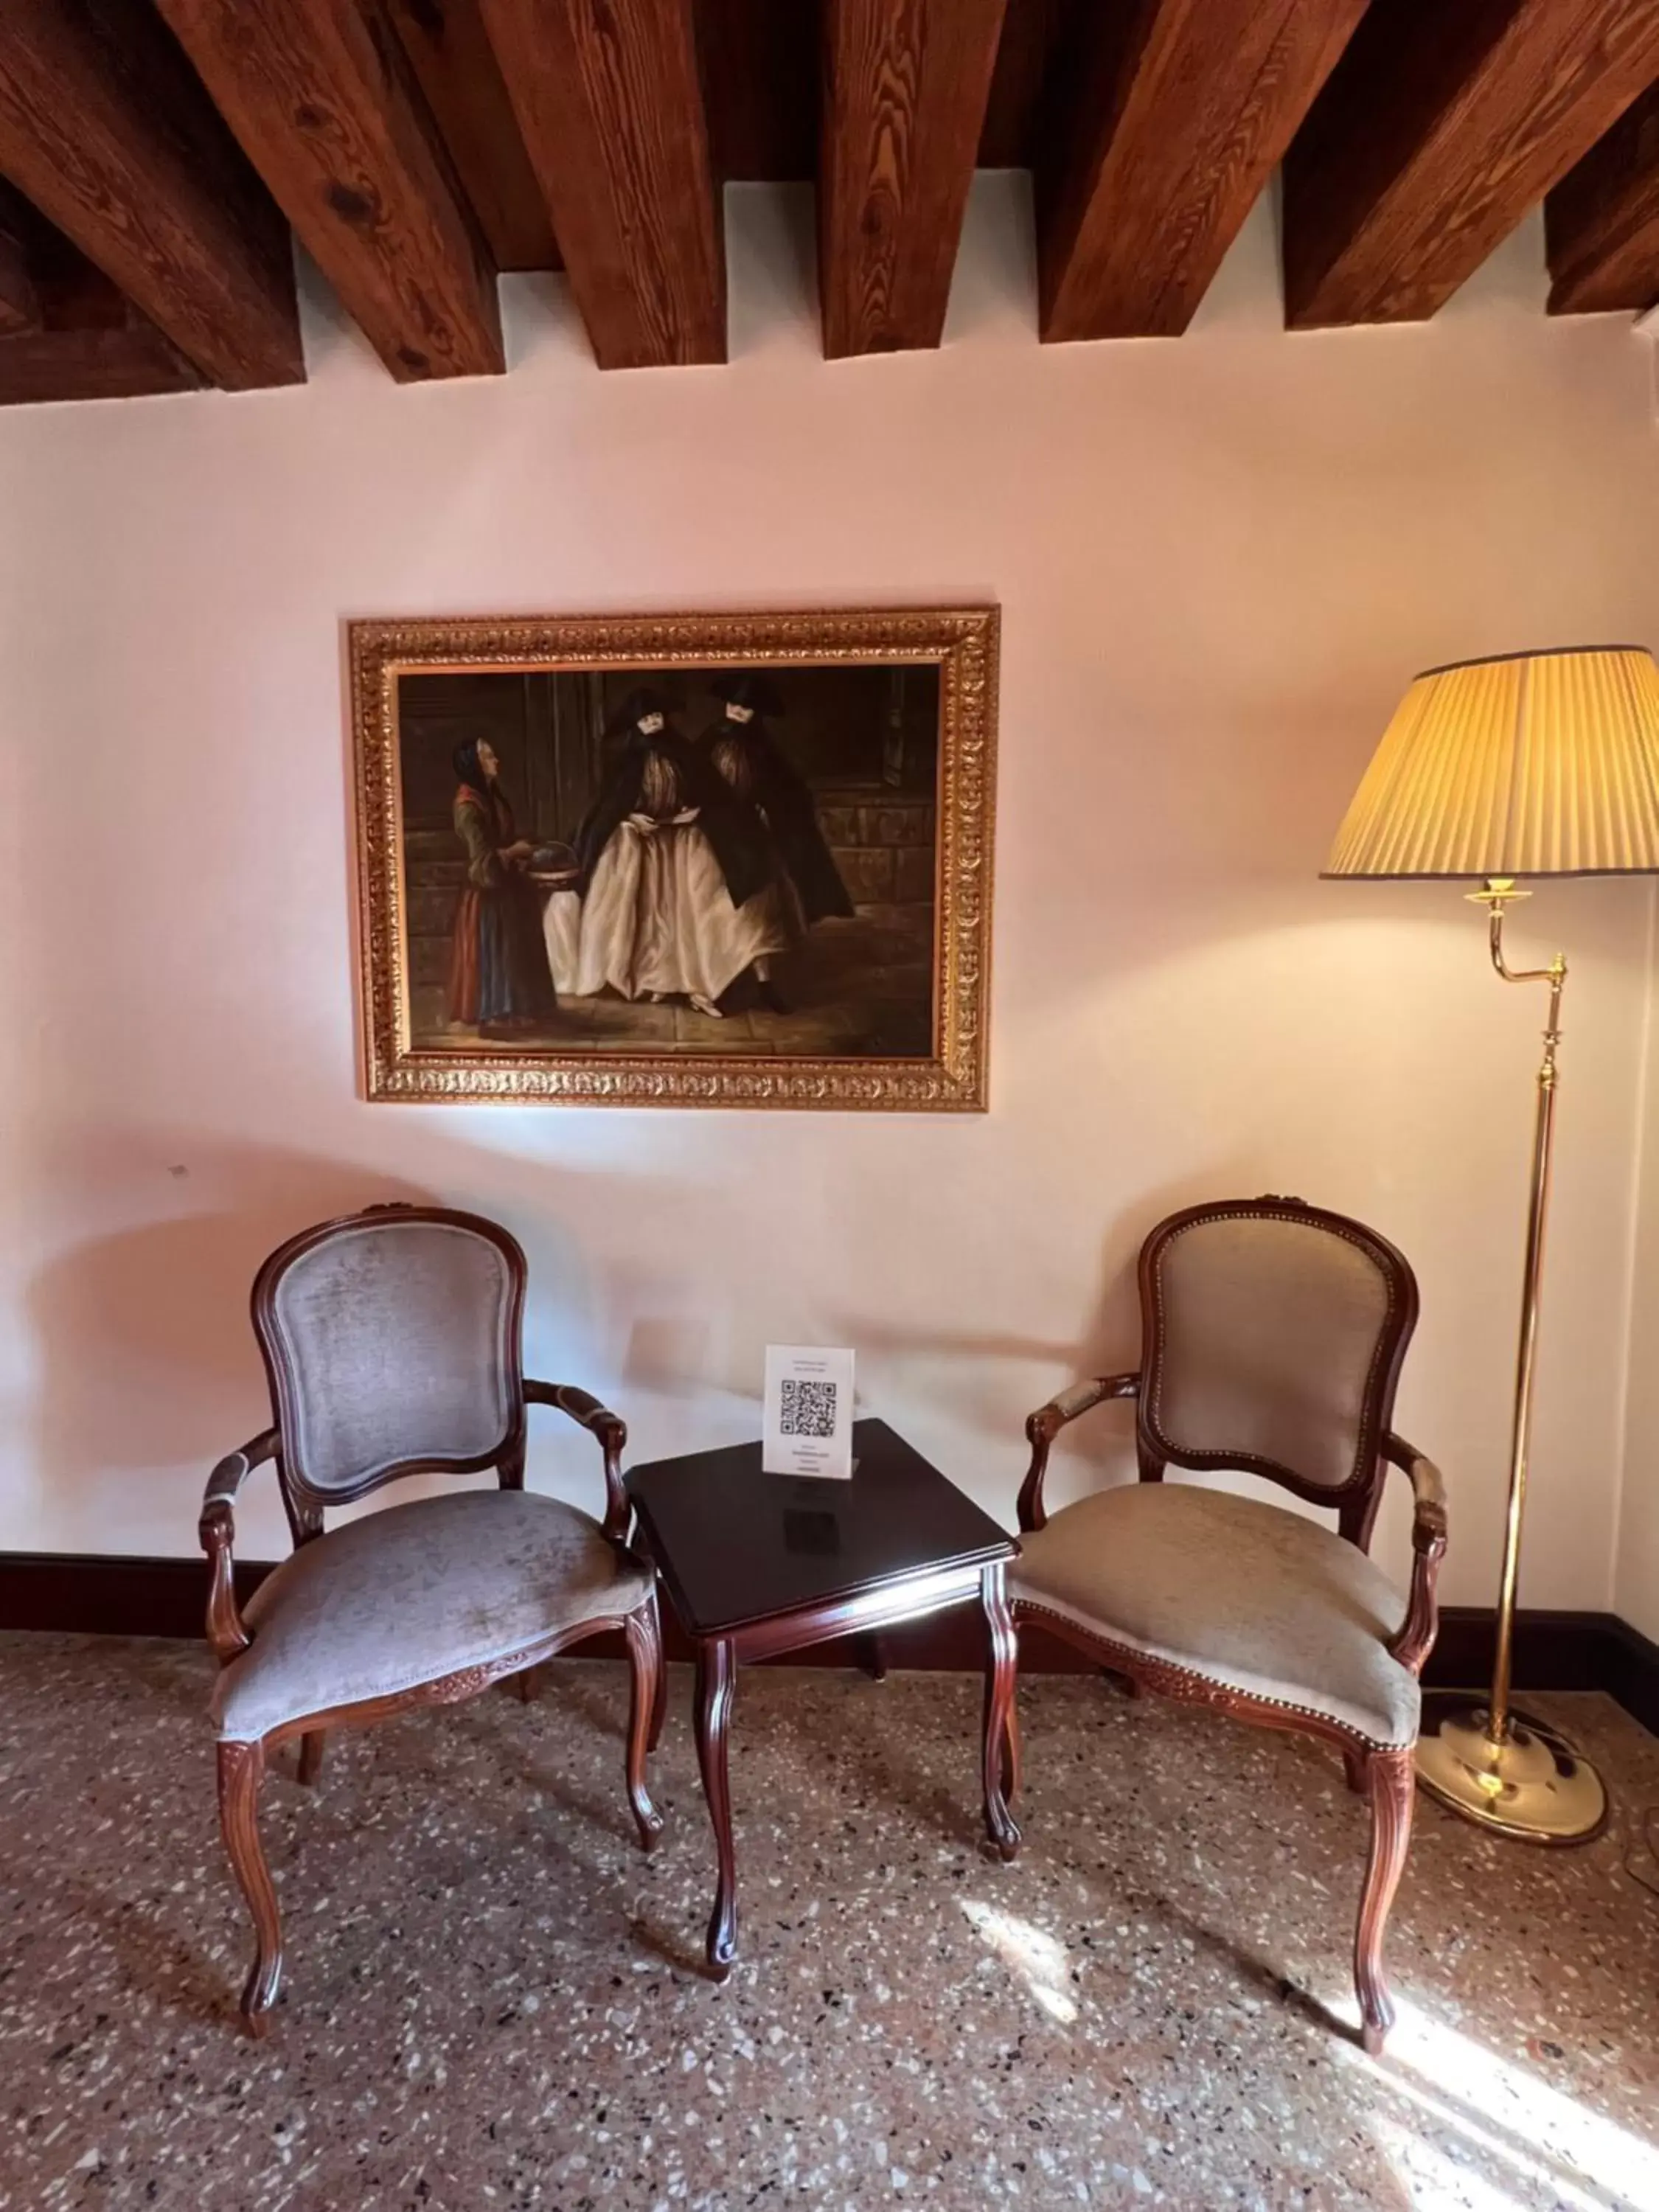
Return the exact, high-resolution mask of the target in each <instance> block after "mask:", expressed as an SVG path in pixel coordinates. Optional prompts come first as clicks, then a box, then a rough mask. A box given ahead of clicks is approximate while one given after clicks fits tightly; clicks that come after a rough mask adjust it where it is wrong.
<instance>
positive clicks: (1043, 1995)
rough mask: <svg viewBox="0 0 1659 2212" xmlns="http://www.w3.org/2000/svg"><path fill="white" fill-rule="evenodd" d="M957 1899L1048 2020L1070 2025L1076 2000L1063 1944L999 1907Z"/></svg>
mask: <svg viewBox="0 0 1659 2212" xmlns="http://www.w3.org/2000/svg"><path fill="white" fill-rule="evenodd" d="M957 1902H958V1903H959V1904H960V1905H961V1906H962V1910H963V1913H964V1915H965V1916H966V1917H967V1921H968V1924H969V1927H970V1928H971V1929H973V1931H974V1933H975V1935H976V1936H978V1937H979V1938H980V1940H981V1942H983V1943H985V1944H987V1945H988V1946H989V1948H991V1949H992V1950H993V1951H994V1952H995V1954H996V1955H997V1956H998V1958H1000V1960H1002V1962H1003V1964H1004V1965H1005V1966H1006V1967H1007V1968H1008V1969H1009V1971H1010V1972H1012V1973H1014V1974H1017V1975H1018V1978H1019V1979H1020V1980H1021V1981H1023V1982H1024V1984H1025V1986H1026V1988H1027V1989H1028V1990H1030V1993H1031V1995H1032V1996H1033V1997H1034V1998H1035V1999H1036V2002H1037V2004H1038V2005H1039V2006H1040V2007H1041V2008H1042V2010H1043V2011H1044V2012H1046V2013H1047V2014H1048V2017H1049V2019H1050V2020H1054V2021H1059V2022H1060V2026H1061V2027H1069V2026H1070V2024H1071V2022H1072V2021H1074V2020H1075V2019H1076V2018H1077V2000H1076V1998H1075V1997H1073V1995H1072V1994H1071V1988H1070V1984H1071V1978H1072V1975H1071V1969H1070V1967H1069V1966H1067V1964H1066V1947H1065V1945H1064V1944H1063V1943H1059V1942H1055V1940H1054V1937H1053V1936H1046V1935H1044V1933H1043V1931H1042V1929H1041V1928H1034V1927H1033V1926H1032V1924H1031V1923H1030V1921H1029V1920H1021V1919H1019V1918H1018V1917H1016V1915H1015V1914H1013V1913H1012V1912H1004V1911H1002V1910H1001V1909H1000V1906H997V1905H982V1904H981V1903H980V1902H979V1900H978V1899H976V1898H971V1897H964V1898H961V1899H958V1900H957Z"/></svg>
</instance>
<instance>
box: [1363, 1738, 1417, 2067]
mask: <svg viewBox="0 0 1659 2212" xmlns="http://www.w3.org/2000/svg"><path fill="white" fill-rule="evenodd" d="M1365 1784H1366V1794H1367V1795H1368V1796H1369V1797H1370V1805H1371V1843H1370V1856H1369V1857H1368V1858H1367V1860H1366V1863H1365V1886H1364V1889H1363V1890H1362V1891H1361V1892H1360V1897H1359V1921H1358V1927H1357V1928H1356V1929H1355V1931H1354V1945H1353V1978H1354V1984H1355V1986H1356V1988H1357V1990H1358V1995H1359V2018H1360V2041H1361V2042H1362V2043H1363V2044H1364V2047H1365V2049H1366V2051H1368V2052H1369V2053H1370V2056H1371V2057H1373V2058H1375V2057H1377V2056H1378V2054H1379V2053H1380V2052H1381V2051H1382V2049H1383V2041H1384V2039H1385V2038H1386V2037H1387V2035H1388V2033H1389V2029H1390V2028H1391V2027H1393V2026H1394V2002H1393V2000H1392V1999H1391V1998H1390V1996H1389V1984H1388V1982H1387V1980H1386V1978H1384V1975H1383V1933H1384V1931H1385V1930H1386V1929H1387V1927H1388V1924H1389V1906H1390V1905H1392V1904H1393V1903H1394V1893H1395V1889H1396V1888H1397V1887H1399V1883H1400V1875H1401V1869H1402V1868H1403V1867H1404V1866H1405V1863H1406V1846H1407V1844H1408V1843H1409V1842H1410V1841H1411V1832H1412V1801H1413V1792H1414V1790H1415V1787H1416V1775H1415V1772H1414V1770H1413V1760H1412V1754H1411V1753H1410V1751H1409V1750H1406V1751H1374V1752H1372V1753H1370V1754H1369V1756H1368V1757H1367V1759H1366V1760H1365Z"/></svg>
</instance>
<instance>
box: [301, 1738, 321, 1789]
mask: <svg viewBox="0 0 1659 2212" xmlns="http://www.w3.org/2000/svg"><path fill="white" fill-rule="evenodd" d="M327 1742H328V1731H327V1729H307V1731H306V1733H305V1734H304V1735H302V1736H301V1738H300V1771H299V1779H300V1780H301V1782H302V1783H303V1784H305V1786H306V1787H307V1789H310V1788H312V1787H313V1786H314V1784H315V1783H316V1780H317V1778H318V1776H319V1774H320V1773H321V1772H322V1771H323V1751H324V1748H325V1746H326V1744H327Z"/></svg>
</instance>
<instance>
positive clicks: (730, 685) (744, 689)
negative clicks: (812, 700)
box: [708, 668, 788, 714]
mask: <svg viewBox="0 0 1659 2212" xmlns="http://www.w3.org/2000/svg"><path fill="white" fill-rule="evenodd" d="M708 688H709V690H710V691H712V692H713V693H714V696H715V698H717V699H718V700H719V701H720V703H721V705H722V706H726V707H747V708H748V709H749V711H750V714H787V712H788V709H787V708H786V707H785V705H784V703H783V701H782V699H781V697H780V696H779V693H778V687H777V685H776V684H774V683H773V681H772V679H771V678H770V677H769V676H763V674H762V673H761V671H759V670H758V669H757V668H738V669H735V670H733V671H732V673H731V674H730V675H728V676H717V677H716V678H714V682H713V683H712V684H710V685H709V687H708Z"/></svg>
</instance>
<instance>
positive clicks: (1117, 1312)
mask: <svg viewBox="0 0 1659 2212" xmlns="http://www.w3.org/2000/svg"><path fill="white" fill-rule="evenodd" d="M1261 1182H1262V1177H1261V1170H1259V1169H1256V1170H1252V1168H1251V1167H1250V1166H1249V1164H1246V1163H1243V1162H1242V1161H1238V1160H1230V1161H1227V1162H1225V1163H1224V1164H1220V1165H1217V1166H1213V1167H1211V1168H1208V1169H1206V1170H1204V1172H1203V1173H1202V1174H1195V1175H1193V1176H1182V1178H1181V1180H1180V1181H1179V1182H1173V1183H1169V1184H1166V1185H1165V1186H1164V1188H1163V1189H1162V1190H1158V1191H1149V1192H1148V1193H1146V1195H1145V1196H1144V1197H1141V1198H1139V1199H1138V1200H1136V1202H1135V1203H1134V1205H1133V1206H1129V1207H1127V1208H1126V1209H1125V1211H1124V1212H1121V1213H1120V1214H1119V1216H1118V1217H1117V1218H1116V1220H1115V1223H1114V1224H1113V1226H1112V1227H1111V1229H1110V1230H1109V1231H1108V1233H1107V1236H1106V1239H1105V1243H1104V1245H1103V1251H1102V1264H1101V1278H1100V1290H1099V1293H1098V1295H1097V1297H1096V1299H1095V1303H1094V1306H1093V1309H1092V1311H1091V1314H1090V1316H1089V1317H1088V1319H1087V1320H1086V1321H1085V1324H1084V1327H1083V1328H1082V1331H1081V1333H1080V1334H1079V1337H1078V1339H1077V1340H1076V1341H1075V1342H1074V1343H1071V1344H1055V1343H1051V1342H1050V1341H1048V1340H1047V1339H1045V1338H1042V1337H1030V1336H1018V1335H1013V1334H1008V1333H1006V1332H1003V1331H997V1332H994V1333H992V1332H987V1333H985V1334H974V1333H972V1332H969V1331H961V1330H951V1329H927V1328H908V1327H905V1326H903V1325H902V1324H896V1323H892V1322H872V1321H870V1320H868V1319H867V1318H865V1317H863V1316H855V1315H851V1314H847V1315H841V1316H836V1327H837V1328H840V1329H842V1330H843V1331H845V1332H848V1334H845V1335H843V1337H842V1341H843V1342H848V1343H857V1344H858V1345H859V1346H860V1351H861V1352H868V1353H869V1354H870V1355H871V1356H872V1358H881V1359H887V1360H890V1361H892V1362H894V1363H896V1364H902V1362H903V1361H905V1360H906V1359H908V1358H937V1359H939V1360H941V1361H945V1360H957V1361H961V1362H962V1363H963V1378H962V1381H961V1383H959V1384H958V1385H957V1387H955V1388H953V1389H952V1390H951V1414H952V1418H953V1419H956V1420H957V1421H958V1422H959V1423H961V1424H962V1425H964V1426H969V1427H978V1428H992V1429H996V1428H1002V1427H1006V1413H1007V1407H1006V1386H1004V1385H1003V1384H1002V1383H1001V1382H1000V1378H999V1370H1000V1369H1001V1368H1002V1367H1003V1366H1004V1365H1006V1364H1007V1363H1009V1362H1011V1361H1012V1362H1015V1363H1018V1364H1021V1365H1025V1364H1030V1365H1041V1366H1046V1367H1054V1366H1059V1367H1060V1368H1061V1369H1062V1370H1064V1373H1063V1376H1062V1377H1061V1379H1060V1380H1059V1381H1057V1382H1056V1383H1054V1385H1053V1386H1052V1389H1053V1390H1060V1389H1066V1387H1067V1385H1068V1384H1069V1383H1073V1382H1081V1381H1082V1380H1083V1379H1084V1378H1085V1377H1086V1376H1096V1375H1115V1374H1121V1373H1124V1372H1126V1371H1127V1370H1130V1369H1133V1368H1137V1367H1139V1364H1140V1297H1139V1285H1138V1280H1137V1262H1138V1261H1139V1255H1140V1248H1141V1245H1142V1244H1143V1243H1145V1241H1146V1236H1147V1234H1148V1232H1149V1231H1151V1230H1152V1229H1154V1228H1155V1227H1156V1226H1157V1225H1158V1223H1159V1222H1160V1221H1163V1220H1164V1219H1165V1218H1167V1217H1168V1216H1169V1215H1170V1214H1171V1213H1176V1212H1179V1211H1180V1210H1181V1209H1182V1207H1183V1206H1196V1205H1199V1204H1200V1202H1202V1201H1205V1200H1210V1199H1214V1198H1250V1197H1255V1196H1256V1195H1257V1194H1259V1191H1260V1188H1261ZM1030 1233H1031V1235H1032V1236H1033V1237H1040V1236H1041V1235H1042V1223H1041V1222H1034V1223H1033V1224H1031V1227H1030ZM1048 1395H1052V1391H1050V1392H1049V1393H1048ZM1038 1403H1039V1400H1038V1398H1036V1397H1033V1399H1032V1401H1031V1405H1030V1407H1029V1408H1028V1411H1032V1412H1034V1411H1035V1410H1036V1406H1037V1404H1038ZM1018 1441H1019V1440H1018V1439H1017V1438H1013V1439H1011V1443H1018ZM1021 1448H1022V1449H1023V1445H1022V1447H1021ZM1054 1459H1055V1462H1056V1463H1059V1462H1062V1461H1064V1460H1067V1459H1070V1460H1073V1461H1075V1462H1078V1463H1079V1465H1082V1466H1086V1467H1091V1468H1098V1469H1100V1470H1101V1471H1103V1472H1105V1473H1109V1474H1121V1475H1124V1476H1126V1477H1127V1476H1128V1475H1130V1474H1133V1472H1134V1460H1133V1440H1132V1428H1131V1425H1130V1423H1129V1422H1128V1420H1127V1418H1125V1417H1120V1419H1118V1420H1116V1421H1115V1422H1114V1421H1113V1420H1112V1419H1110V1418H1109V1417H1108V1418H1106V1419H1103V1420H1099V1421H1094V1422H1088V1421H1085V1422H1084V1423H1082V1424H1081V1425H1079V1427H1077V1428H1073V1429H1068V1430H1066V1431H1064V1432H1063V1433H1062V1435H1061V1437H1060V1438H1059V1439H1058V1440H1057V1442H1056V1444H1055V1449H1054Z"/></svg>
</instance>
